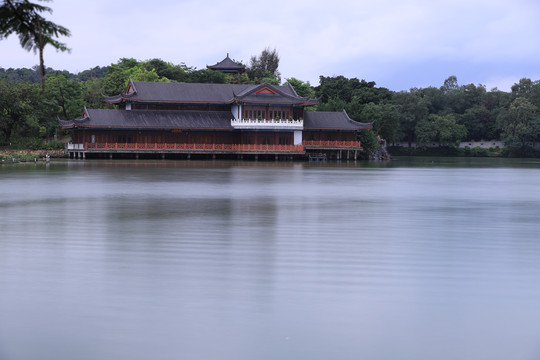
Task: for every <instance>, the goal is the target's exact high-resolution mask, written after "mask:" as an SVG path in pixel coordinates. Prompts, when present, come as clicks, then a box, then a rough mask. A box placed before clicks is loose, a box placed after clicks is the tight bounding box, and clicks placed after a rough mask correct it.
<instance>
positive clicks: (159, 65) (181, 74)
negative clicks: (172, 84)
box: [142, 59, 193, 82]
mask: <svg viewBox="0 0 540 360" xmlns="http://www.w3.org/2000/svg"><path fill="white" fill-rule="evenodd" d="M142 65H143V66H144V68H145V69H146V70H148V71H152V70H153V71H155V72H156V73H157V74H158V76H159V77H160V78H167V79H169V80H172V81H177V82H185V81H186V80H187V78H188V73H189V72H191V71H193V69H191V68H188V67H187V66H186V65H185V64H184V63H181V64H180V65H174V64H172V63H170V62H166V61H163V60H161V59H150V60H146V61H144V62H143V63H142Z"/></svg>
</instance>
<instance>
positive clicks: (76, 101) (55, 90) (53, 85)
mask: <svg viewBox="0 0 540 360" xmlns="http://www.w3.org/2000/svg"><path fill="white" fill-rule="evenodd" d="M45 86H46V91H47V96H48V97H49V98H50V99H51V100H53V101H54V104H55V105H56V111H55V112H56V113H57V115H58V116H60V117H62V118H63V119H73V118H75V117H77V116H78V115H79V114H80V112H81V109H82V107H83V106H84V104H83V99H82V84H81V82H80V81H78V80H73V79H68V78H66V76H65V75H51V76H49V77H47V80H46V82H45ZM102 101H103V100H102Z"/></svg>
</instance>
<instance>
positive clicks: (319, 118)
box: [304, 110, 373, 130]
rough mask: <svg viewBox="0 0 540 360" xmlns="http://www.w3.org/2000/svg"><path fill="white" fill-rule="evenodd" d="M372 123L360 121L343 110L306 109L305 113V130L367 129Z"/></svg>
mask: <svg viewBox="0 0 540 360" xmlns="http://www.w3.org/2000/svg"><path fill="white" fill-rule="evenodd" d="M372 127H373V124H372V123H359V122H357V121H354V120H352V119H351V118H350V117H349V115H347V113H346V112H345V110H343V111H342V112H328V111H306V112H305V113H304V130H367V129H371V128H372Z"/></svg>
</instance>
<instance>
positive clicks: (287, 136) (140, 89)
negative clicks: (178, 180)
mask: <svg viewBox="0 0 540 360" xmlns="http://www.w3.org/2000/svg"><path fill="white" fill-rule="evenodd" d="M227 59H229V57H228V56H227V58H226V59H225V60H224V61H226V60H227ZM229 60H230V59H229ZM224 61H222V62H220V63H218V64H216V65H215V66H214V69H215V68H216V67H217V68H219V67H220V66H222V65H223V63H224ZM220 64H222V65H220ZM225 65H226V66H229V65H230V64H225ZM229 67H231V66H229ZM104 99H105V101H106V102H107V103H109V104H114V105H115V107H116V109H86V108H84V111H83V113H82V115H81V116H80V117H79V118H76V119H73V120H67V121H62V120H60V124H61V125H62V127H63V128H64V129H73V138H72V143H70V144H68V148H67V151H68V152H69V153H70V156H72V157H82V156H84V157H86V156H98V155H101V156H103V155H106V156H110V157H113V155H114V156H133V157H137V158H138V157H139V156H156V155H157V156H162V157H182V156H187V157H191V156H192V155H200V156H212V157H214V158H215V157H216V156H220V157H224V156H229V157H230V156H231V155H232V156H239V157H243V156H255V157H257V158H258V157H259V156H267V157H272V156H274V157H276V158H278V157H279V156H283V155H285V157H283V158H287V156H288V157H289V158H290V157H293V156H294V157H307V156H309V155H310V154H315V153H316V154H324V156H325V157H326V156H328V157H335V158H342V157H347V158H349V157H350V158H356V156H357V152H358V150H361V144H360V142H359V141H358V140H357V133H358V131H363V130H368V129H370V128H371V126H372V124H366V123H359V122H356V121H354V120H352V119H350V118H349V116H348V115H347V113H346V112H345V111H343V112H315V111H307V110H306V107H310V106H313V105H316V104H317V102H318V100H317V99H311V98H307V97H302V96H299V95H298V94H297V93H296V92H295V90H294V89H293V87H292V86H291V85H289V84H287V85H270V84H267V83H264V84H259V85H253V84H206V83H204V84H200V83H175V82H139V81H131V80H130V81H129V83H128V85H127V88H126V91H125V92H124V93H122V94H119V95H116V96H109V97H105V98H104ZM150 154H152V155H150Z"/></svg>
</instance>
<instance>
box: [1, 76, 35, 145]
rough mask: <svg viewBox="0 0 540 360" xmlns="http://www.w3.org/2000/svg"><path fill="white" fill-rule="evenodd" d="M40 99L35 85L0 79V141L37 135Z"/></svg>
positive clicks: (4, 141) (6, 141)
mask: <svg viewBox="0 0 540 360" xmlns="http://www.w3.org/2000/svg"><path fill="white" fill-rule="evenodd" d="M42 101H43V100H42V97H41V100H40V92H39V88H38V87H37V85H35V84H30V83H24V82H23V83H13V82H9V81H7V80H0V142H3V143H10V142H16V141H17V140H18V139H23V138H25V137H28V136H39V134H40V133H39V128H40V124H39V114H40V108H41V106H42Z"/></svg>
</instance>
